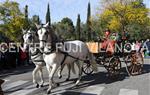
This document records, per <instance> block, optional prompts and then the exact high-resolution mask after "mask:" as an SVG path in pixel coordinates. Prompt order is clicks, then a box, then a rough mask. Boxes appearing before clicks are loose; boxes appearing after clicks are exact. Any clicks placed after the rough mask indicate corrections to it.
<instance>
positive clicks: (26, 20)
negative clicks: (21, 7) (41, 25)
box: [24, 5, 30, 29]
mask: <svg viewBox="0 0 150 95" xmlns="http://www.w3.org/2000/svg"><path fill="white" fill-rule="evenodd" d="M24 16H25V22H24V23H25V26H24V28H25V29H27V28H29V27H30V23H29V18H28V5H26V6H25V11H24Z"/></svg>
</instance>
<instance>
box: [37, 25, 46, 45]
mask: <svg viewBox="0 0 150 95" xmlns="http://www.w3.org/2000/svg"><path fill="white" fill-rule="evenodd" d="M42 28H45V29H46V30H47V27H43V26H41V27H40V28H39V29H38V30H40V29H41V31H42ZM42 32H43V31H42ZM46 32H48V31H46ZM40 41H41V42H45V43H46V42H47V41H46V40H40Z"/></svg>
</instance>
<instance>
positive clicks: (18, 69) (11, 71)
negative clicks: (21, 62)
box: [0, 65, 34, 78]
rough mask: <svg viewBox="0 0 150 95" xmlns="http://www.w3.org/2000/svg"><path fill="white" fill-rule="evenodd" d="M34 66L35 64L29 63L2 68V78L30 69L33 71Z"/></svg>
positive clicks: (0, 73)
mask: <svg viewBox="0 0 150 95" xmlns="http://www.w3.org/2000/svg"><path fill="white" fill-rule="evenodd" d="M33 68H34V65H29V66H19V67H16V68H13V69H9V70H2V71H0V78H1V77H6V76H9V75H14V74H20V73H25V72H29V71H32V70H33Z"/></svg>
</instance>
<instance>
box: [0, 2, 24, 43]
mask: <svg viewBox="0 0 150 95" xmlns="http://www.w3.org/2000/svg"><path fill="white" fill-rule="evenodd" d="M0 7H1V8H2V9H1V10H0V21H1V24H0V32H2V33H3V34H5V36H7V37H8V38H10V39H11V40H13V41H20V38H21V37H19V36H20V34H21V33H22V32H21V28H23V27H24V24H25V19H24V15H23V13H22V12H21V11H20V9H19V4H18V3H17V2H13V1H9V0H7V1H6V2H4V3H2V4H1V5H0ZM18 35H19V36H18Z"/></svg>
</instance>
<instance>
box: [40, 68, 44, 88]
mask: <svg viewBox="0 0 150 95" xmlns="http://www.w3.org/2000/svg"><path fill="white" fill-rule="evenodd" d="M39 76H40V79H41V83H40V87H43V84H44V78H43V70H42V66H41V67H40V69H39Z"/></svg>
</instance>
